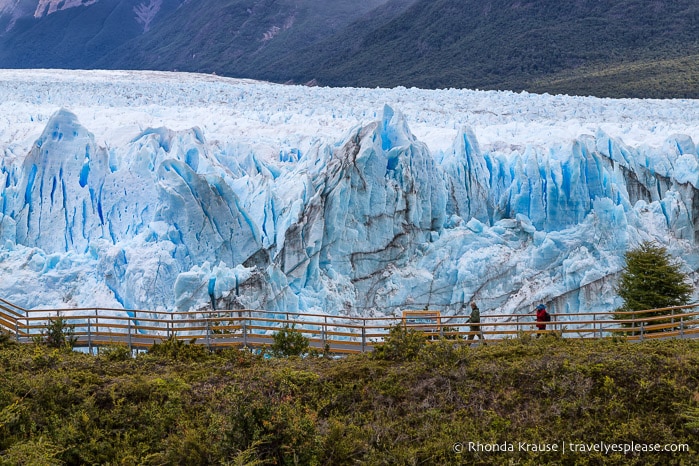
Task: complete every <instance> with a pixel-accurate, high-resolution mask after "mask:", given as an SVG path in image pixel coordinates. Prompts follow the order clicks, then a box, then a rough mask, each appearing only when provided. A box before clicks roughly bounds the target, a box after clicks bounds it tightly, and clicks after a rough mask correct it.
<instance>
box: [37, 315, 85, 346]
mask: <svg viewBox="0 0 699 466" xmlns="http://www.w3.org/2000/svg"><path fill="white" fill-rule="evenodd" d="M74 334H75V325H68V322H67V321H66V319H64V318H63V317H61V314H60V313H58V314H57V315H56V318H55V319H49V322H48V324H47V325H46V328H45V329H44V331H43V332H42V336H43V341H44V343H45V344H46V345H47V346H49V347H50V348H66V349H73V346H75V342H76V341H77V338H76V337H75V336H74Z"/></svg>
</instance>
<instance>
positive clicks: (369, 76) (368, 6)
mask: <svg viewBox="0 0 699 466" xmlns="http://www.w3.org/2000/svg"><path fill="white" fill-rule="evenodd" d="M74 3H75V2H59V3H56V2H42V3H41V5H44V6H43V7H41V8H39V7H40V6H41V5H38V4H37V2H36V1H34V2H29V1H28V0H24V1H22V2H20V3H17V4H16V5H15V6H13V8H12V9H9V3H6V4H4V7H3V4H0V26H4V29H7V28H10V26H12V25H13V26H12V27H11V28H10V29H9V30H8V31H6V32H5V33H4V34H2V36H1V37H0V67H10V68H28V67H64V68H108V69H156V70H181V71H194V72H207V73H210V72H215V73H217V74H220V75H226V76H235V77H248V78H253V79H265V80H272V81H277V82H289V81H293V82H297V83H306V82H310V81H313V80H315V82H318V83H320V84H321V85H328V86H362V87H375V86H380V87H395V86H406V87H411V86H416V87H422V88H450V87H455V88H481V89H508V90H515V91H519V90H523V89H524V90H529V91H533V92H549V93H570V94H582V95H589V94H592V95H597V96H612V97H690V98H696V97H699V91H697V89H699V85H697V84H698V83H699V4H697V2H695V1H694V0H676V1H675V0H673V1H669V0H600V1H596V0H576V1H575V2H560V1H557V0H540V1H536V2H533V1H520V0H487V1H481V0H368V1H362V2H351V1H348V0H333V1H328V2H321V1H318V0H226V1H220V0H215V1H214V0H200V1H197V2H185V1H182V0H148V2H146V1H145V0H144V1H140V2H139V1H137V0H119V1H117V0H113V1H104V0H102V1H99V2H95V3H92V2H84V6H80V7H74V8H68V9H65V10H61V11H55V12H53V13H52V14H49V15H44V14H43V13H42V14H41V15H40V17H36V18H35V17H34V12H37V11H41V12H49V11H53V10H52V9H53V8H55V7H61V8H65V7H66V6H69V5H73V4H74ZM20 5H22V8H20ZM10 10H11V11H10ZM18 12H24V14H25V16H23V17H19V16H17V15H18V14H19V13H18ZM27 12H32V14H31V16H27V15H28V14H29V13H27ZM18 18H19V19H18Z"/></svg>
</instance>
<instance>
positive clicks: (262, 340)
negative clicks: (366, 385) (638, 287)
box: [0, 299, 699, 354]
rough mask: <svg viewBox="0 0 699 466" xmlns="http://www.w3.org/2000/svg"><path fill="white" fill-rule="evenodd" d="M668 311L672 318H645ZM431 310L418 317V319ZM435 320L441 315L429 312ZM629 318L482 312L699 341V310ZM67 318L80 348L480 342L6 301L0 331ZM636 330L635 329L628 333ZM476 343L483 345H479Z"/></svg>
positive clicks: (581, 334) (313, 322)
mask: <svg viewBox="0 0 699 466" xmlns="http://www.w3.org/2000/svg"><path fill="white" fill-rule="evenodd" d="M658 311H663V312H664V313H666V314H668V315H663V316H659V317H645V316H648V315H651V314H652V313H654V312H658ZM421 313H423V314H424V313H425V311H419V312H415V314H421ZM428 313H429V314H433V315H434V314H436V315H438V316H439V313H438V312H436V311H428ZM624 317H625V319H624V320H618V319H614V316H613V315H612V314H610V313H599V312H581V313H577V314H552V318H553V320H552V321H551V322H548V323H547V329H546V331H545V332H539V331H538V330H537V329H536V326H535V325H536V322H535V321H534V320H535V319H534V317H533V315H522V314H489V313H487V312H483V313H482V314H481V324H480V327H481V330H482V333H483V335H484V337H485V339H486V340H487V341H499V340H502V339H505V338H514V337H517V336H518V335H521V334H523V333H525V334H526V333H556V334H559V335H561V336H563V337H566V338H609V337H618V338H625V339H627V340H631V341H640V340H644V339H655V338H695V337H696V336H697V335H699V304H693V305H689V306H680V307H673V308H666V309H660V310H649V311H642V312H636V313H627V315H625V316H624ZM58 318H62V319H64V321H65V323H66V324H67V325H70V326H71V327H72V328H73V329H74V337H75V338H76V344H75V346H76V347H79V348H87V349H88V350H89V351H92V350H93V349H94V348H98V347H103V346H113V345H125V346H127V347H129V348H130V349H132V350H146V349H148V348H150V347H151V346H152V345H153V344H154V343H158V342H162V341H163V340H166V339H168V338H176V339H179V340H186V341H194V343H195V344H201V345H206V346H207V347H209V348H211V349H219V348H227V347H233V348H242V347H248V348H260V347H266V346H270V345H271V344H272V343H273V335H274V333H275V332H277V331H279V330H280V329H281V328H283V327H284V326H293V327H294V328H295V329H296V330H297V331H299V332H301V333H302V334H303V335H304V336H305V337H306V338H308V339H309V342H310V346H311V347H312V348H316V349H318V350H321V351H322V350H328V351H329V352H331V353H338V354H343V353H344V354H346V353H362V352H368V351H372V349H373V348H374V346H375V345H376V344H378V343H381V342H382V341H383V340H384V338H385V337H386V336H387V335H388V331H389V329H390V328H391V327H393V326H395V325H402V326H405V327H406V328H412V329H415V330H418V331H422V332H425V334H426V335H427V337H428V338H429V339H430V340H437V339H439V338H440V337H444V338H451V339H463V338H468V337H469V336H474V334H475V333H477V332H471V331H470V330H471V325H472V324H469V323H468V316H466V315H453V316H449V315H442V316H439V317H437V318H432V320H428V321H427V323H426V322H425V321H422V322H417V323H416V322H415V321H414V320H411V319H406V318H404V317H403V316H399V317H381V318H369V317H343V316H332V315H322V314H304V313H301V314H295V313H273V312H269V311H257V310H248V309H242V310H237V309H236V310H222V311H199V312H157V311H146V310H128V311H125V310H123V309H109V308H72V309H43V310H27V309H22V308H20V307H18V306H16V305H14V304H12V303H10V302H8V301H5V300H3V299H0V330H2V331H4V332H6V333H9V334H11V335H12V336H13V337H14V338H15V339H16V340H17V341H18V342H22V343H31V342H33V341H35V340H36V339H40V338H42V334H43V333H44V332H45V329H46V327H47V325H48V324H49V323H50V321H51V320H55V319H58ZM629 326H633V328H629ZM475 341H478V340H477V339H476V340H475Z"/></svg>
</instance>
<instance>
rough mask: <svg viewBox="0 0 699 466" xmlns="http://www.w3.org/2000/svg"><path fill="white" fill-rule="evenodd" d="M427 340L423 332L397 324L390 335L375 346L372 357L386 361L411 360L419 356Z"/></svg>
mask: <svg viewBox="0 0 699 466" xmlns="http://www.w3.org/2000/svg"><path fill="white" fill-rule="evenodd" d="M425 345H427V340H426V339H425V334H424V333H423V332H418V331H416V330H413V329H407V328H405V327H403V326H402V325H400V324H399V325H395V326H393V327H391V328H390V330H389V331H388V336H387V337H386V338H385V339H384V341H383V343H380V344H379V345H377V346H376V347H375V348H374V352H373V353H372V357H374V358H376V359H383V360H386V361H410V360H413V359H415V358H416V357H417V355H418V354H419V353H420V350H422V349H423V348H424V347H425Z"/></svg>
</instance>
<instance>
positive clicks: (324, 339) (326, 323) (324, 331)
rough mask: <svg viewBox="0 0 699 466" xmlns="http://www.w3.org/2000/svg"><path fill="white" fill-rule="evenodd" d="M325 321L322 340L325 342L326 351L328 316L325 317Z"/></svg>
mask: <svg viewBox="0 0 699 466" xmlns="http://www.w3.org/2000/svg"><path fill="white" fill-rule="evenodd" d="M323 320H324V321H325V323H324V324H323V333H322V338H321V339H322V340H323V351H325V345H327V344H328V341H327V338H328V316H324V317H323Z"/></svg>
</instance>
